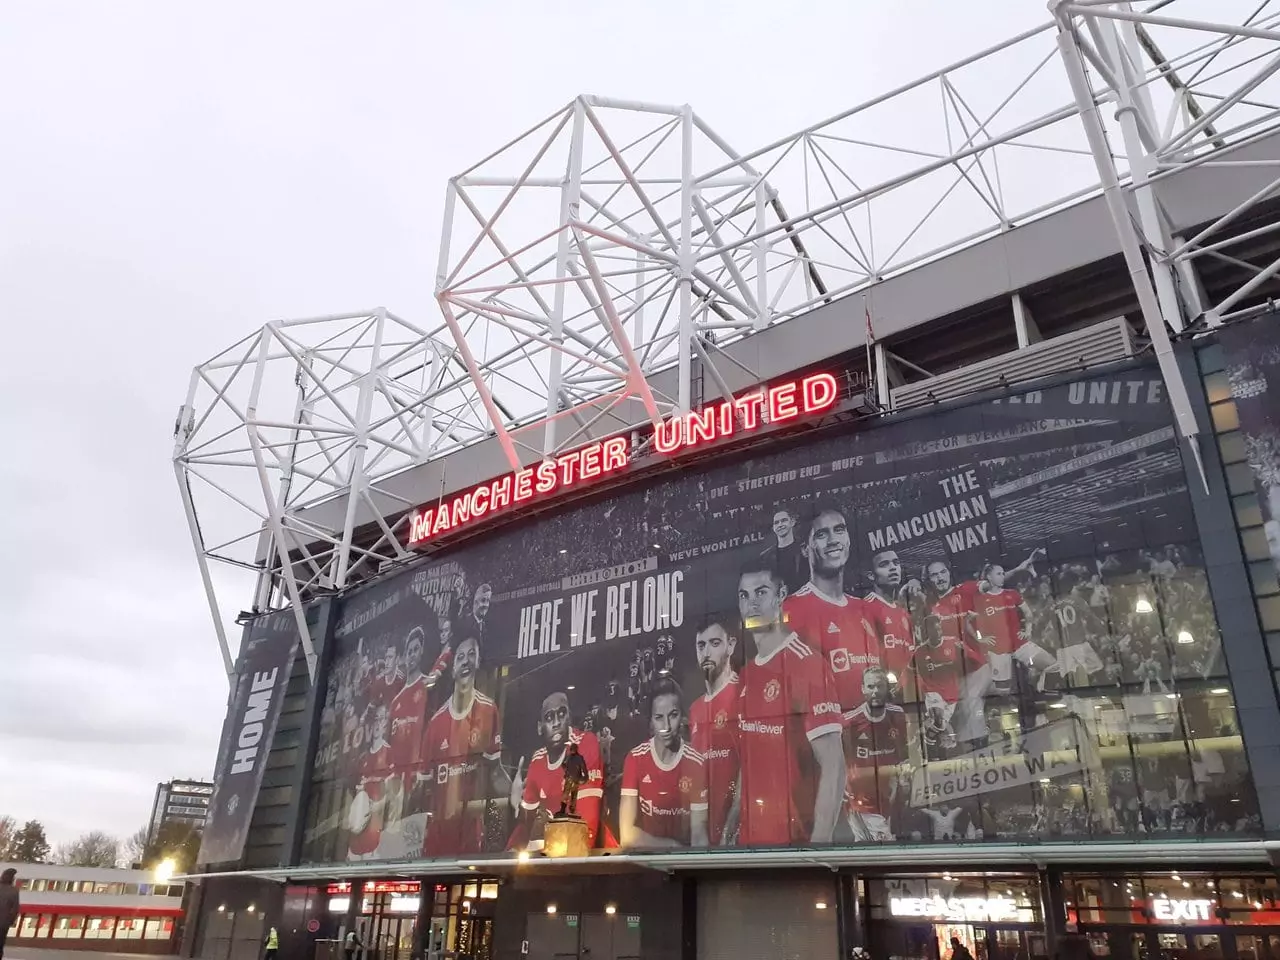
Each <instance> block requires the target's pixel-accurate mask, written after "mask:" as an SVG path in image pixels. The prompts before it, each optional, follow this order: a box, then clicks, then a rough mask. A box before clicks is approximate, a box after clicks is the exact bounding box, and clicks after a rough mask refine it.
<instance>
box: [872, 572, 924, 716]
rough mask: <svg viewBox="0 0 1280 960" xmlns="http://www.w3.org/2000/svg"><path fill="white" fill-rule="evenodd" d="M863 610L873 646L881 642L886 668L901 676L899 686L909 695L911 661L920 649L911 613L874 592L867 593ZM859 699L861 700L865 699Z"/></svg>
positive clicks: (896, 675)
mask: <svg viewBox="0 0 1280 960" xmlns="http://www.w3.org/2000/svg"><path fill="white" fill-rule="evenodd" d="M862 609H863V611H864V613H865V614H866V619H867V629H868V630H869V631H870V634H871V643H872V644H873V645H874V644H875V643H879V645H880V660H881V662H882V663H883V665H884V668H885V669H886V670H888V671H889V672H890V673H892V674H893V675H894V676H895V677H897V680H898V686H899V687H901V689H902V690H903V691H904V695H906V692H907V691H909V690H910V685H909V684H910V671H911V658H912V655H913V654H914V653H915V649H916V639H915V631H914V630H912V628H911V614H910V613H908V612H907V610H906V608H905V607H900V606H898V605H897V604H896V603H890V602H889V601H888V600H886V599H884V597H882V596H880V594H878V593H876V592H874V591H872V592H871V593H868V594H867V596H866V598H865V599H864V600H863V602H862ZM858 699H859V701H860V700H861V699H862V697H861V696H859V697H858ZM908 699H911V698H910V697H908Z"/></svg>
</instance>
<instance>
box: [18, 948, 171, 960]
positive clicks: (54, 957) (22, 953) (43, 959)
mask: <svg viewBox="0 0 1280 960" xmlns="http://www.w3.org/2000/svg"><path fill="white" fill-rule="evenodd" d="M95 957H104V958H106V960H140V958H146V960H174V958H172V957H166V956H165V955H163V954H158V953H106V952H103V951H98V950H35V949H32V948H31V947H5V951H4V960H93V958H95Z"/></svg>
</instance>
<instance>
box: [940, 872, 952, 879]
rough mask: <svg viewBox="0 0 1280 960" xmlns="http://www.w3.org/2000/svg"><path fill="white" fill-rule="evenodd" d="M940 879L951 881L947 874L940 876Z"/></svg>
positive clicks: (949, 875)
mask: <svg viewBox="0 0 1280 960" xmlns="http://www.w3.org/2000/svg"><path fill="white" fill-rule="evenodd" d="M942 879H943V880H950V879H951V874H949V873H944V874H943V875H942Z"/></svg>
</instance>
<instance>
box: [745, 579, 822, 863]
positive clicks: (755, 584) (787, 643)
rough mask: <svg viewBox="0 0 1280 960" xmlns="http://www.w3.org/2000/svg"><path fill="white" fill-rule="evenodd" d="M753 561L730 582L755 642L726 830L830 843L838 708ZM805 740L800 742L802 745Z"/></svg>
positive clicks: (779, 592) (776, 589)
mask: <svg viewBox="0 0 1280 960" xmlns="http://www.w3.org/2000/svg"><path fill="white" fill-rule="evenodd" d="M766 563H767V560H765V559H764V558H761V559H760V560H758V561H756V562H755V563H753V564H750V565H748V566H747V567H744V568H743V571H742V573H741V575H740V576H739V578H738V611H739V613H740V614H741V615H742V621H743V625H744V626H745V627H746V629H747V630H748V631H749V632H750V633H751V636H752V638H753V639H754V641H755V656H753V657H752V658H751V659H749V660H748V661H747V664H746V666H745V667H744V668H743V671H742V676H741V678H740V687H741V690H740V692H739V695H738V712H739V719H738V756H739V766H740V772H739V781H738V790H737V796H736V797H735V798H734V808H733V810H732V811H731V813H730V826H729V830H728V833H729V834H731V833H732V832H733V831H734V830H735V829H736V830H737V834H738V842H739V843H740V844H743V845H761V844H802V843H830V842H831V836H832V832H833V830H834V829H835V825H836V818H837V816H838V815H839V812H840V798H841V796H842V794H843V792H844V779H845V763H844V747H843V745H842V743H841V740H840V731H841V723H840V704H839V703H838V702H837V700H836V695H835V691H834V685H833V684H832V682H831V674H830V672H829V671H828V670H827V668H826V665H825V664H824V663H823V661H822V658H821V656H820V655H819V654H818V653H817V652H816V651H814V650H813V648H811V647H809V646H807V645H806V644H805V643H803V642H802V641H801V640H800V638H799V637H797V636H796V635H795V634H794V633H792V632H791V631H789V630H788V629H787V628H786V626H785V624H784V623H783V620H782V603H783V600H784V599H785V598H786V594H787V588H786V585H785V584H784V583H783V581H782V577H781V576H779V574H778V572H777V571H776V570H773V569H771V568H767V567H766V568H765V569H760V567H761V566H762V565H764V564H766ZM806 744H807V748H806Z"/></svg>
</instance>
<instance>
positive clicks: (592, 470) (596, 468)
mask: <svg viewBox="0 0 1280 960" xmlns="http://www.w3.org/2000/svg"><path fill="white" fill-rule="evenodd" d="M579 456H580V458H581V463H582V470H581V477H582V479H583V480H590V479H591V478H592V477H598V476H600V444H598V443H593V444H592V445H591V446H589V447H583V448H582V450H580V451H579Z"/></svg>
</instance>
